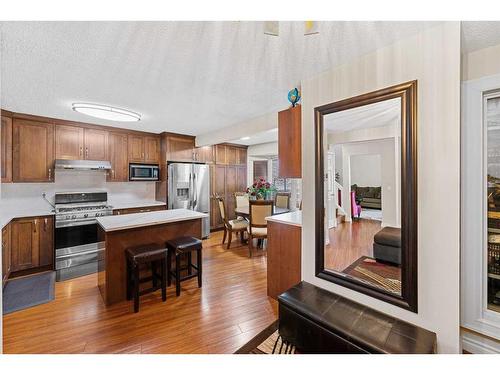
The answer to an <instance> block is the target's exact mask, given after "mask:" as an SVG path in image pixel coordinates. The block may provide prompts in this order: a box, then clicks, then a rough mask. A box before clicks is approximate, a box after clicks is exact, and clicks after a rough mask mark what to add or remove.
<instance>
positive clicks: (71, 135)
mask: <svg viewBox="0 0 500 375" xmlns="http://www.w3.org/2000/svg"><path fill="white" fill-rule="evenodd" d="M107 145H108V132H107V131H105V130H97V129H88V128H82V127H79V126H71V125H56V147H55V148H56V159H87V160H108V150H107Z"/></svg>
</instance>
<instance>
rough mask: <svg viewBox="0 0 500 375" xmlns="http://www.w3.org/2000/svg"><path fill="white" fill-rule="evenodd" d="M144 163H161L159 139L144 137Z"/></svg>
mask: <svg viewBox="0 0 500 375" xmlns="http://www.w3.org/2000/svg"><path fill="white" fill-rule="evenodd" d="M144 162H145V163H150V164H159V163H160V138H159V137H144Z"/></svg>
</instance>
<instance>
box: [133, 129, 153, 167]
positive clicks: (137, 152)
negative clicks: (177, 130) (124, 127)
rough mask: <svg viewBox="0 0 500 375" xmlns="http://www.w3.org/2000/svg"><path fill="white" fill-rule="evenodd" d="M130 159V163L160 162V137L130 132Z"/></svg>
mask: <svg viewBox="0 0 500 375" xmlns="http://www.w3.org/2000/svg"><path fill="white" fill-rule="evenodd" d="M128 161H129V162H130V163H145V164H146V163H149V164H159V163H160V139H159V138H158V137H152V136H142V135H136V134H129V136H128Z"/></svg>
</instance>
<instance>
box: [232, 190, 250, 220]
mask: <svg viewBox="0 0 500 375" xmlns="http://www.w3.org/2000/svg"><path fill="white" fill-rule="evenodd" d="M234 198H235V202H236V208H240V207H248V201H249V199H248V194H247V193H245V192H242V191H237V192H235V193H234ZM237 219H239V220H246V219H245V218H244V217H243V216H238V217H237Z"/></svg>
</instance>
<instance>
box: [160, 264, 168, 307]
mask: <svg viewBox="0 0 500 375" xmlns="http://www.w3.org/2000/svg"><path fill="white" fill-rule="evenodd" d="M160 268H161V299H162V301H163V302H165V301H166V300H167V260H166V259H163V260H162V261H160Z"/></svg>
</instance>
